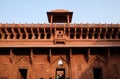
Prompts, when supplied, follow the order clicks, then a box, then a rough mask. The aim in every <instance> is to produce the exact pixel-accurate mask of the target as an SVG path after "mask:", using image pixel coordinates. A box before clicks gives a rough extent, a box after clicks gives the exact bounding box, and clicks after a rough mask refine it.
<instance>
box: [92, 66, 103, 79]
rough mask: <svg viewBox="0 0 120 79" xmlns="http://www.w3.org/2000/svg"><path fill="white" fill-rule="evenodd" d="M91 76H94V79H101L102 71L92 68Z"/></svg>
mask: <svg viewBox="0 0 120 79" xmlns="http://www.w3.org/2000/svg"><path fill="white" fill-rule="evenodd" d="M93 76H94V79H102V69H101V68H93Z"/></svg>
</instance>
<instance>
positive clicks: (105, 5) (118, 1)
mask: <svg viewBox="0 0 120 79" xmlns="http://www.w3.org/2000/svg"><path fill="white" fill-rule="evenodd" d="M55 9H65V10H69V11H73V18H72V23H120V0H0V23H28V24H29V23H48V20H47V16H46V12H47V11H51V10H55Z"/></svg>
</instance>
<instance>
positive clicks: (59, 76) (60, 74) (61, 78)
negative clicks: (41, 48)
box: [55, 69, 65, 79]
mask: <svg viewBox="0 0 120 79" xmlns="http://www.w3.org/2000/svg"><path fill="white" fill-rule="evenodd" d="M55 79H65V69H56V78H55Z"/></svg>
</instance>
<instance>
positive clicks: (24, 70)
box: [19, 69, 27, 79]
mask: <svg viewBox="0 0 120 79" xmlns="http://www.w3.org/2000/svg"><path fill="white" fill-rule="evenodd" d="M19 72H20V75H21V77H22V79H27V69H19Z"/></svg>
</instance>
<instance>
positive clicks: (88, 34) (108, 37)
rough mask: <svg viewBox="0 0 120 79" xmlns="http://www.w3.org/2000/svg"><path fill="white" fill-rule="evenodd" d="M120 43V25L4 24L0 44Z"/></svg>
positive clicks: (70, 44)
mask: <svg viewBox="0 0 120 79" xmlns="http://www.w3.org/2000/svg"><path fill="white" fill-rule="evenodd" d="M59 44H60V45H63V46H69V47H70V46H73V47H74V46H78V47H79V46H110V45H112V46H120V25H119V24H0V47H7V46H8V47H10V46H13V47H15V46H19V47H20V46H21V47H22V46H26V47H30V46H34V47H38V46H48V47H49V46H56V45H57V46H59Z"/></svg>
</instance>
